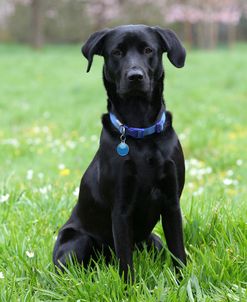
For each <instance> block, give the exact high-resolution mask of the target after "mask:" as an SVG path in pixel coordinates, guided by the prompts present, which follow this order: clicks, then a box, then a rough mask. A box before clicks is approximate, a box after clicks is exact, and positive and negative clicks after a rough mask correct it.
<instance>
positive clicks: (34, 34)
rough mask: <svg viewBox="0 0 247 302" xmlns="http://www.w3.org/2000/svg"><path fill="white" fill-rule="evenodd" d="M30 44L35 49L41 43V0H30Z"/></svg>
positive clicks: (39, 46)
mask: <svg viewBox="0 0 247 302" xmlns="http://www.w3.org/2000/svg"><path fill="white" fill-rule="evenodd" d="M31 45H32V46H33V47H34V48H36V49H38V48H41V47H42V45H43V10H42V0H32V2H31Z"/></svg>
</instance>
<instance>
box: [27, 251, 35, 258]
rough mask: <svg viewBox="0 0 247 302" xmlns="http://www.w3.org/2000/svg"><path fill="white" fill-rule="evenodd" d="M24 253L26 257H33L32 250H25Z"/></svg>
mask: <svg viewBox="0 0 247 302" xmlns="http://www.w3.org/2000/svg"><path fill="white" fill-rule="evenodd" d="M26 255H27V257H28V258H33V257H34V252H32V251H26Z"/></svg>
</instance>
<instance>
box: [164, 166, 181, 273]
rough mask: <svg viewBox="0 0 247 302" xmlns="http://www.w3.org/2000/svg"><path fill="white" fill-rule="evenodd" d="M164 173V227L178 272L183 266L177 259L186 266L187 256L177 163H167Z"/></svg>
mask: <svg viewBox="0 0 247 302" xmlns="http://www.w3.org/2000/svg"><path fill="white" fill-rule="evenodd" d="M164 171H165V179H164V186H165V195H166V203H165V205H164V208H163V211H162V226H163V230H164V234H165V237H166V242H167V246H168V249H169V250H170V252H171V253H172V255H173V256H175V258H173V259H172V261H173V264H174V266H175V268H176V271H177V272H178V270H179V268H180V267H181V265H180V263H179V262H178V261H177V260H176V258H177V259H179V260H180V261H181V262H182V263H183V264H186V255H185V250H184V242H183V229H182V216H181V210H180V204H179V190H178V179H177V170H176V166H175V163H174V162H173V161H167V162H166V164H165V169H164Z"/></svg>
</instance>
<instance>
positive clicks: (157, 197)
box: [53, 25, 186, 280]
mask: <svg viewBox="0 0 247 302" xmlns="http://www.w3.org/2000/svg"><path fill="white" fill-rule="evenodd" d="M164 52H166V53H167V56H168V59H169V60H170V62H171V63H172V64H173V65H175V66H176V67H178V68H180V67H183V65H184V61H185V55H186V53H185V49H184V48H183V46H182V45H181V43H180V41H179V39H178V37H177V36H176V34H175V33H174V32H173V31H171V30H168V29H162V28H160V27H149V26H145V25H124V26H119V27H116V28H113V29H104V30H102V31H98V32H96V33H94V34H92V35H91V36H90V37H89V39H88V40H87V41H86V43H85V44H84V46H83V47H82V53H83V55H84V56H85V57H86V58H87V60H88V68H87V72H88V71H89V70H90V68H91V65H92V61H93V56H94V55H101V56H103V57H104V67H103V80H104V85H105V88H106V92H107V95H108V100H107V110H108V113H106V114H104V115H103V117H102V124H103V129H102V132H101V137H100V145H99V149H98V151H97V153H96V155H95V157H94V159H93V161H92V162H91V164H90V165H89V167H88V169H87V170H86V172H85V174H84V176H83V177H82V180H81V184H80V193H79V198H78V202H77V204H76V205H75V207H74V209H73V211H72V214H71V216H70V218H69V220H68V221H67V222H66V223H65V225H64V226H63V227H62V228H61V229H60V231H59V234H58V238H57V241H56V244H55V248H54V252H53V261H54V263H55V265H56V266H57V267H58V268H60V269H62V270H63V267H64V266H66V265H67V260H68V258H69V257H71V256H73V259H76V260H77V261H78V262H79V263H83V265H84V266H87V264H88V262H89V261H90V259H91V258H94V257H95V256H96V255H97V254H98V253H99V252H103V253H104V255H105V256H106V258H107V259H108V258H109V257H110V255H111V252H110V251H111V250H112V251H114V252H115V253H116V256H117V258H118V259H119V261H120V262H119V269H120V274H121V275H122V274H124V278H125V280H128V278H129V277H131V278H132V279H133V259H132V254H133V249H134V247H136V246H140V245H142V244H143V243H144V244H146V245H147V246H148V247H151V246H154V247H156V248H157V249H158V250H161V248H162V242H161V240H160V238H159V237H158V236H157V235H155V234H153V233H152V230H153V228H154V226H155V225H156V223H157V222H158V221H159V220H160V216H161V218H162V226H163V230H164V234H165V237H166V241H167V245H168V248H169V250H170V252H171V254H172V255H173V256H174V257H173V262H174V265H175V267H176V268H177V269H178V268H179V265H181V263H183V264H186V255H185V250H184V243H183V232H182V218H181V211H180V204H179V199H180V195H181V193H182V190H183V186H184V177H185V169H184V157H183V152H182V148H181V145H180V143H179V140H178V137H177V135H176V133H175V131H174V129H173V127H172V116H171V113H170V112H168V111H166V107H165V102H164V99H163V95H162V94H163V80H164V69H163V65H162V54H163V53H164ZM94 259H95V258H94ZM129 271H130V275H129V273H128V272H129Z"/></svg>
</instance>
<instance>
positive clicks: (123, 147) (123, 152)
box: [117, 142, 129, 156]
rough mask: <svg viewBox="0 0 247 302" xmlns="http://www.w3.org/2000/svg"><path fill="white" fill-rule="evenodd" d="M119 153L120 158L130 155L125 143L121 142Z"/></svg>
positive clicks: (118, 147)
mask: <svg viewBox="0 0 247 302" xmlns="http://www.w3.org/2000/svg"><path fill="white" fill-rule="evenodd" d="M117 153H118V154H119V155H120V156H125V155H127V154H128V153H129V146H128V145H127V144H126V143H125V142H121V143H120V144H119V145H118V146H117Z"/></svg>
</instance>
